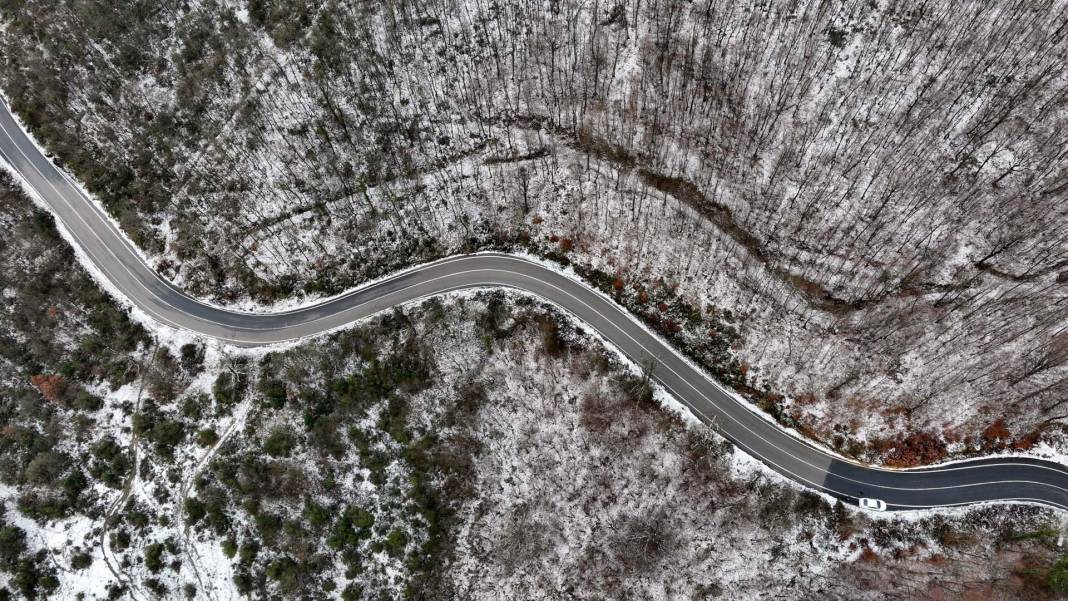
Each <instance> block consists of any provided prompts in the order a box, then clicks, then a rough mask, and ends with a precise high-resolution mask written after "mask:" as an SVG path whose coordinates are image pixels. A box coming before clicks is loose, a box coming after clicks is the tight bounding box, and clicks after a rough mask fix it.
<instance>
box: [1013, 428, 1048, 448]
mask: <svg viewBox="0 0 1068 601" xmlns="http://www.w3.org/2000/svg"><path fill="white" fill-rule="evenodd" d="M1042 430H1043V429H1042V427H1038V428H1035V429H1034V430H1031V431H1030V432H1028V433H1027V434H1024V435H1023V436H1021V437H1019V438H1017V439H1016V440H1014V441H1013V442H1012V448H1014V449H1016V450H1017V451H1026V450H1027V449H1030V448H1031V447H1033V446H1035V443H1037V442H1038V441H1039V439H1040V438H1042Z"/></svg>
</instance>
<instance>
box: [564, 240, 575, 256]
mask: <svg viewBox="0 0 1068 601" xmlns="http://www.w3.org/2000/svg"><path fill="white" fill-rule="evenodd" d="M574 245H575V243H574V242H572V241H571V238H564V239H563V240H561V241H560V252H562V253H566V252H568V251H570V250H571V248H572V247H574Z"/></svg>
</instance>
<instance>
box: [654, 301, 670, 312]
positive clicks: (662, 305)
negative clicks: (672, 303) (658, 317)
mask: <svg viewBox="0 0 1068 601" xmlns="http://www.w3.org/2000/svg"><path fill="white" fill-rule="evenodd" d="M656 308H657V309H660V312H661V313H666V312H667V310H668V306H667V303H663V302H661V303H657V304H656Z"/></svg>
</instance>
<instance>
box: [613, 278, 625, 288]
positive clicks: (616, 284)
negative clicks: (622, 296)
mask: <svg viewBox="0 0 1068 601" xmlns="http://www.w3.org/2000/svg"><path fill="white" fill-rule="evenodd" d="M612 288H614V289H616V290H622V289H623V278H616V281H614V282H612Z"/></svg>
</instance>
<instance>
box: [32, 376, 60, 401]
mask: <svg viewBox="0 0 1068 601" xmlns="http://www.w3.org/2000/svg"><path fill="white" fill-rule="evenodd" d="M30 383H31V384H33V385H34V386H35V387H36V388H37V390H39V391H41V395H42V396H44V398H46V399H48V400H49V401H52V402H56V401H58V400H59V396H60V394H61V393H62V392H63V385H64V382H63V377H62V376H46V375H44V374H37V375H35V376H30Z"/></svg>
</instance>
